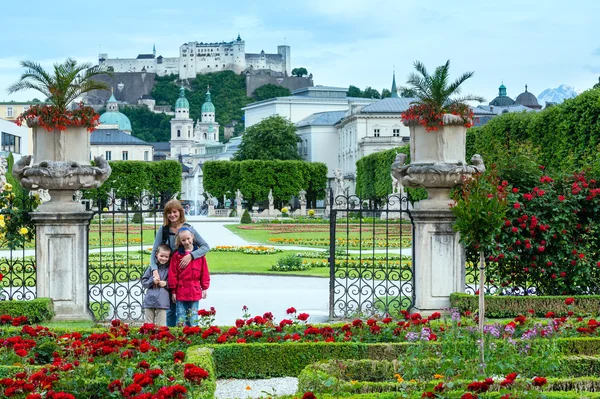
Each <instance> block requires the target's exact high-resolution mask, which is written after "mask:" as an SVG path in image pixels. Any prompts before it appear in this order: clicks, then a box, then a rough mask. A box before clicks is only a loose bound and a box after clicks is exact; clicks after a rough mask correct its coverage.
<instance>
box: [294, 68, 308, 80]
mask: <svg viewBox="0 0 600 399" xmlns="http://www.w3.org/2000/svg"><path fill="white" fill-rule="evenodd" d="M304 75H308V71H307V70H306V68H304V67H300V68H294V69H292V76H297V77H299V78H301V77H302V76H304Z"/></svg>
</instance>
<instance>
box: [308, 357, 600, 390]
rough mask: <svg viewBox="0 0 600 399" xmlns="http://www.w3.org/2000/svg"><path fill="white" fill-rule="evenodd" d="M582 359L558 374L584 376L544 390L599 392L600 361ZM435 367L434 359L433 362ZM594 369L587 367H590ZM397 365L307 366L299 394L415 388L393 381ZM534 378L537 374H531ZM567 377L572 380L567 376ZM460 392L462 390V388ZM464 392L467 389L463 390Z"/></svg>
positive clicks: (522, 381) (568, 362)
mask: <svg viewBox="0 0 600 399" xmlns="http://www.w3.org/2000/svg"><path fill="white" fill-rule="evenodd" d="M586 360H591V359H584V358H583V357H570V358H565V359H564V362H563V364H562V365H561V369H560V370H559V371H557V373H559V374H564V372H567V373H568V372H569V371H572V370H574V369H578V370H579V371H580V372H581V373H580V374H579V375H578V377H577V378H564V377H561V378H548V385H547V386H545V387H544V390H548V391H590V392H599V391H600V378H598V377H594V375H597V374H598V367H597V365H598V364H600V363H599V361H600V359H598V358H595V360H594V362H590V361H586ZM431 361H432V366H433V363H435V359H431ZM592 363H593V364H595V367H592V368H588V366H589V365H590V364H592ZM397 369H398V365H397V364H396V363H394V362H390V361H379V360H348V361H338V360H332V361H327V362H320V363H316V364H311V365H309V366H307V367H306V368H305V369H304V370H303V371H302V373H300V376H299V377H298V391H299V392H304V391H313V392H318V393H342V392H343V393H349V394H358V393H381V392H398V391H405V390H407V387H408V389H409V390H412V389H416V385H417V384H416V383H411V382H406V381H405V382H403V383H402V384H401V383H398V382H396V381H394V379H395V378H394V374H395V373H396V372H397V371H396V370H397ZM531 375H535V373H533V374H531ZM566 377H569V376H568V375H567V376H566ZM528 380H529V379H528V378H521V377H520V378H518V379H517V380H516V382H515V385H514V386H513V389H516V390H519V391H523V390H525V389H527V382H528ZM439 382H440V380H436V381H431V382H429V383H427V384H426V386H425V387H421V388H420V390H432V389H433V387H434V386H435V385H437V384H438V383H439ZM470 382H472V380H468V381H467V380H464V381H460V380H459V381H454V385H455V386H456V387H464V388H466V386H467V385H468V384H469V383H470ZM499 388H500V386H499V384H494V385H493V386H492V387H491V390H498V389H499ZM459 390H460V388H459ZM463 391H464V389H463Z"/></svg>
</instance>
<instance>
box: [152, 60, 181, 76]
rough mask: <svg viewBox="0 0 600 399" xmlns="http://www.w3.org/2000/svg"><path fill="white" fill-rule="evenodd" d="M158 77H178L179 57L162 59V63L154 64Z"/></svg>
mask: <svg viewBox="0 0 600 399" xmlns="http://www.w3.org/2000/svg"><path fill="white" fill-rule="evenodd" d="M156 74H157V75H158V76H167V75H179V57H163V58H162V62H161V63H159V62H158V60H157V62H156Z"/></svg>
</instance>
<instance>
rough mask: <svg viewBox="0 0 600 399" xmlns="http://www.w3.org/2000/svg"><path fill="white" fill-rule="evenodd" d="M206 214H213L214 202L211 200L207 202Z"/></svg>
mask: <svg viewBox="0 0 600 399" xmlns="http://www.w3.org/2000/svg"><path fill="white" fill-rule="evenodd" d="M207 216H215V204H213V203H212V202H209V203H208V215H207Z"/></svg>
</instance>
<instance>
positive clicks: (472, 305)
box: [450, 272, 600, 318]
mask: <svg viewBox="0 0 600 399" xmlns="http://www.w3.org/2000/svg"><path fill="white" fill-rule="evenodd" d="M486 273H487V272H486ZM567 298H574V299H575V303H574V304H573V305H570V306H569V305H566V304H565V299H567ZM478 301H479V299H478V296H476V295H469V294H463V293H453V294H451V295H450V307H453V308H457V309H458V310H459V311H460V312H461V313H464V312H466V311H470V312H476V311H477V309H478V307H479V302H478ZM530 310H533V311H534V312H535V315H536V316H538V317H544V316H545V315H546V313H548V312H554V313H555V314H556V316H566V315H567V313H568V312H569V311H573V312H574V313H575V314H578V313H582V314H590V315H595V314H598V311H599V310H600V295H575V296H566V295H563V296H535V295H526V296H494V295H486V297H485V313H486V316H488V317H497V318H502V317H510V318H513V317H516V316H518V315H527V314H528V312H529V311H530Z"/></svg>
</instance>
